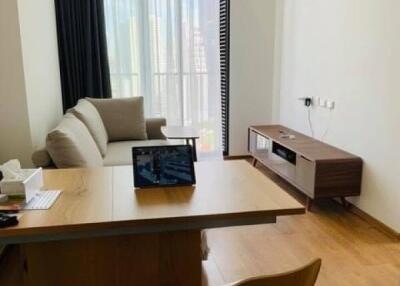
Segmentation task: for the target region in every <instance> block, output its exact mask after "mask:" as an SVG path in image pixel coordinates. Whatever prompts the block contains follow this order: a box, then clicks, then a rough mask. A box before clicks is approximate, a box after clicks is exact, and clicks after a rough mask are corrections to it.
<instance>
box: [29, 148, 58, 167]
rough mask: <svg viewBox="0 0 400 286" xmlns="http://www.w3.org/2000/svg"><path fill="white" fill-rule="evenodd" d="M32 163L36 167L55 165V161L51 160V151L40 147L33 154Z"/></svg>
mask: <svg viewBox="0 0 400 286" xmlns="http://www.w3.org/2000/svg"><path fill="white" fill-rule="evenodd" d="M32 163H33V165H35V167H42V168H46V167H50V166H53V165H54V164H53V161H52V160H51V157H50V154H49V152H47V150H46V149H40V150H37V151H35V152H33V154H32Z"/></svg>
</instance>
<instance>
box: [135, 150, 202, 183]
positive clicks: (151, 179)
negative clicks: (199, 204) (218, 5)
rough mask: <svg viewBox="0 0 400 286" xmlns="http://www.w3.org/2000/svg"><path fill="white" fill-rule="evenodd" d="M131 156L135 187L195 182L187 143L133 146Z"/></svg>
mask: <svg viewBox="0 0 400 286" xmlns="http://www.w3.org/2000/svg"><path fill="white" fill-rule="evenodd" d="M132 157H133V170H134V184H135V187H136V188H143V187H154V186H163V187H164V186H190V185H194V184H195V183H196V179H195V174H194V165H193V153H192V148H191V146H189V145H176V146H175V145H174V146H171V145H167V146H157V147H133V148H132Z"/></svg>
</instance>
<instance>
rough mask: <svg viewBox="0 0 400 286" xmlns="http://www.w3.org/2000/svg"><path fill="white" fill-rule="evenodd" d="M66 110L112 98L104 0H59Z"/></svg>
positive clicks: (63, 87) (63, 89)
mask: <svg viewBox="0 0 400 286" xmlns="http://www.w3.org/2000/svg"><path fill="white" fill-rule="evenodd" d="M55 6H56V20H57V34H58V48H59V58H60V72H61V86H62V96H63V106H64V111H65V110H67V109H68V108H71V107H73V106H74V105H75V104H76V103H77V101H78V100H79V99H80V98H84V97H95V98H109V97H111V83H110V69H109V64H108V56H107V41H106V30H105V29H106V28H105V18H104V5H103V0H55Z"/></svg>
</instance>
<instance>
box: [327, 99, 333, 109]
mask: <svg viewBox="0 0 400 286" xmlns="http://www.w3.org/2000/svg"><path fill="white" fill-rule="evenodd" d="M326 107H327V108H328V109H334V108H335V102H334V101H332V100H327V101H326Z"/></svg>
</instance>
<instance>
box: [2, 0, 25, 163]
mask: <svg viewBox="0 0 400 286" xmlns="http://www.w3.org/2000/svg"><path fill="white" fill-rule="evenodd" d="M0 39H1V40H0V134H1V135H0V164H1V163H2V162H3V161H5V160H7V159H8V158H13V157H15V156H17V155H18V156H19V157H20V158H21V160H22V161H23V163H29V160H28V159H27V158H28V157H29V155H30V129H29V118H28V109H27V100H26V96H25V80H24V71H23V62H22V51H21V41H20V29H19V19H18V8H17V2H16V1H0Z"/></svg>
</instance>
